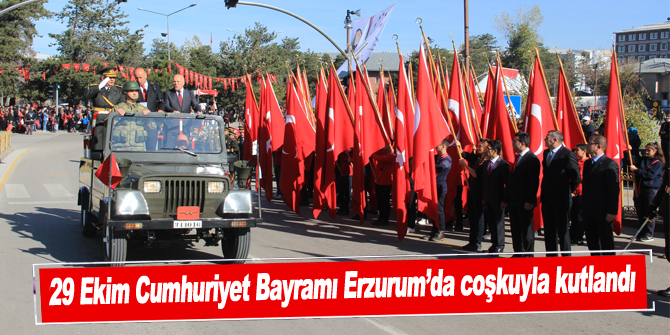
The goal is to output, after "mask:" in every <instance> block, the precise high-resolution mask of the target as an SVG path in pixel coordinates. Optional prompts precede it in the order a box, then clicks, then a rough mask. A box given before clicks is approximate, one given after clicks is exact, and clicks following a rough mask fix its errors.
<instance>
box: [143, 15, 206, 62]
mask: <svg viewBox="0 0 670 335" xmlns="http://www.w3.org/2000/svg"><path fill="white" fill-rule="evenodd" d="M195 5H196V4H191V5H190V6H187V7H184V8H182V9H180V10H177V11H174V12H172V13H170V14H163V13H158V12H154V11H150V10H147V9H144V8H140V7H137V9H139V10H141V11H145V12H149V13H154V14H158V15H163V16H165V17H166V18H167V34H166V35H167V39H168V62H169V63H172V58H170V16H172V15H174V14H177V13H179V12H181V11H183V10H185V9H189V8H191V7H195ZM161 35H163V34H161ZM163 36H165V35H163ZM168 66H169V64H168Z"/></svg>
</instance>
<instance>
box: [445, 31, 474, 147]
mask: <svg viewBox="0 0 670 335" xmlns="http://www.w3.org/2000/svg"><path fill="white" fill-rule="evenodd" d="M451 44H452V45H453V46H454V57H457V56H456V55H457V53H456V43H455V42H454V40H451ZM441 63H442V62H440V64H441ZM456 63H457V64H458V70H457V71H458V76H459V78H460V79H461V87H460V88H459V89H460V90H461V95H463V98H465V108H466V110H465V117H466V119H467V120H468V122H469V125H470V126H469V128H470V129H468V131H469V132H470V133H471V134H472V135H473V136H474V135H477V136H479V134H478V133H477V132H476V131H475V132H472V128H476V127H475V126H474V123H473V122H472V115H470V114H471V113H472V108H471V106H470V101H469V96H470V94H467V95H466V94H465V92H463V90H464V89H465V87H468V88H469V87H470V85H468V81H467V80H466V81H465V85H466V86H465V87H463V82H462V81H463V79H464V78H463V77H465V76H463V75H462V74H463V73H465V72H463V73H461V63H460V62H458V57H457V58H456ZM452 75H453V73H452ZM468 93H469V90H468ZM472 140H473V141H477V142H478V140H479V138H477V139H474V138H473V139H472ZM473 144H474V143H473Z"/></svg>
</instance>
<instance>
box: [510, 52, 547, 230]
mask: <svg viewBox="0 0 670 335" xmlns="http://www.w3.org/2000/svg"><path fill="white" fill-rule="evenodd" d="M541 66H542V64H541V63H540V59H539V58H536V59H535V66H534V68H533V76H532V77H531V80H530V87H529V88H528V102H527V103H526V120H525V121H524V123H523V124H524V132H526V133H528V135H529V136H530V147H529V149H530V151H531V152H532V153H534V154H535V156H537V158H538V159H539V160H540V163H542V161H543V160H544V155H543V154H542V153H543V152H544V138H545V137H546V136H547V133H548V132H549V131H550V130H556V126H555V124H554V115H553V113H552V111H551V105H550V104H551V102H550V101H549V97H548V96H547V87H546V86H545V85H544V79H543V77H542V72H541V71H542V69H541ZM512 157H513V156H512ZM507 161H509V160H507ZM512 162H513V161H512ZM542 177H543V171H540V185H542ZM540 192H541V188H540V189H538V190H537V200H538V201H537V203H538V204H539V205H538V206H536V207H535V209H534V211H533V225H534V226H535V227H534V228H535V230H536V231H537V230H538V229H540V227H542V226H543V225H544V221H543V219H542V204H541V203H540Z"/></svg>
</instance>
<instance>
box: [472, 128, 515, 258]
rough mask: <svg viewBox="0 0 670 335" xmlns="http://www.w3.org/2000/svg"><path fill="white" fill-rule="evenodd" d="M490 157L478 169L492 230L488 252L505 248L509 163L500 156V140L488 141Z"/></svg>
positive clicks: (485, 214) (485, 218)
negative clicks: (504, 201)
mask: <svg viewBox="0 0 670 335" xmlns="http://www.w3.org/2000/svg"><path fill="white" fill-rule="evenodd" d="M487 149H488V157H489V159H488V160H487V161H485V162H484V164H482V165H481V166H480V167H479V169H478V170H477V178H482V182H481V183H480V186H479V189H480V192H481V195H482V200H483V201H482V203H483V204H484V220H485V221H486V222H488V225H489V229H490V230H491V243H492V244H491V247H490V248H489V250H488V252H490V253H498V252H503V250H504V249H505V206H506V205H505V203H503V200H504V199H505V198H506V192H507V190H506V187H507V181H508V180H509V171H510V168H509V163H507V162H506V161H505V160H504V159H502V158H500V152H501V150H502V145H501V144H500V141H498V140H492V141H489V143H488V148H487Z"/></svg>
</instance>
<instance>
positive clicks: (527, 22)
mask: <svg viewBox="0 0 670 335" xmlns="http://www.w3.org/2000/svg"><path fill="white" fill-rule="evenodd" d="M543 19H544V17H543V16H542V13H541V12H540V7H539V6H538V5H534V6H532V7H527V6H523V5H521V6H519V8H517V10H516V12H515V14H514V15H511V14H509V13H506V12H503V13H502V14H500V15H496V16H495V17H494V19H493V25H494V27H495V28H496V30H498V31H499V32H500V33H502V34H503V36H505V38H507V49H506V50H505V52H503V53H502V54H501V59H502V63H503V66H505V67H509V68H513V69H519V70H521V72H522V74H524V76H525V77H526V78H528V74H529V73H530V70H529V69H530V68H531V66H532V63H533V60H534V59H535V48H539V47H540V46H541V45H542V37H540V34H539V33H538V29H539V27H540V24H542V20H543ZM543 60H544V59H543Z"/></svg>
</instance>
